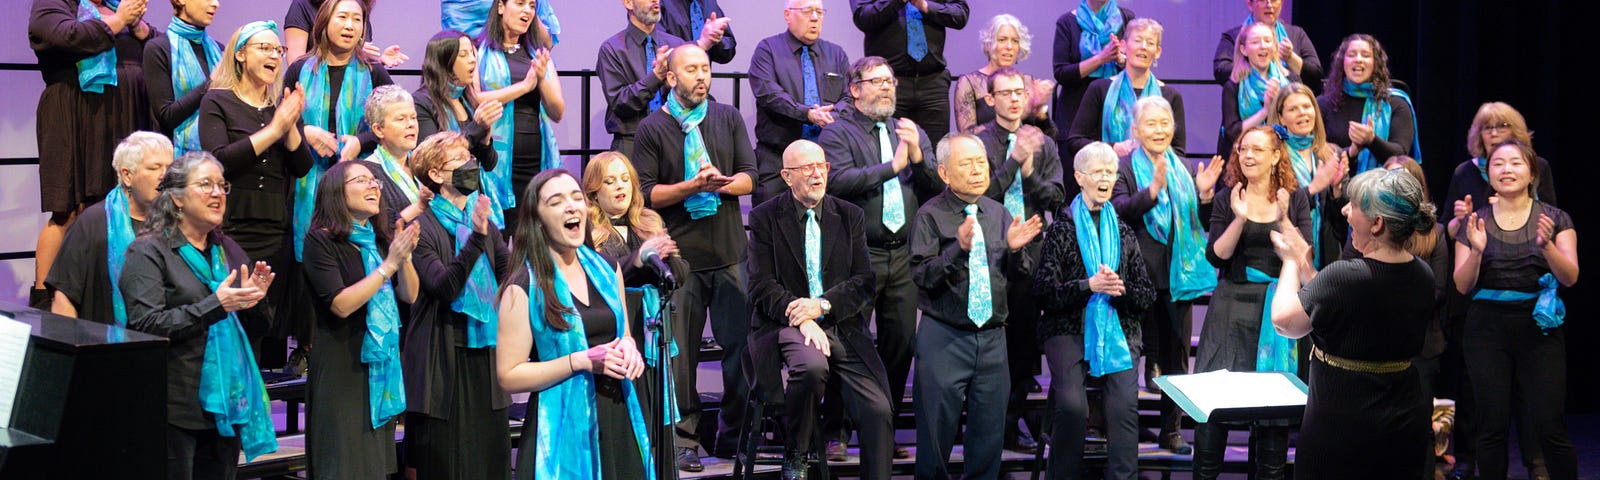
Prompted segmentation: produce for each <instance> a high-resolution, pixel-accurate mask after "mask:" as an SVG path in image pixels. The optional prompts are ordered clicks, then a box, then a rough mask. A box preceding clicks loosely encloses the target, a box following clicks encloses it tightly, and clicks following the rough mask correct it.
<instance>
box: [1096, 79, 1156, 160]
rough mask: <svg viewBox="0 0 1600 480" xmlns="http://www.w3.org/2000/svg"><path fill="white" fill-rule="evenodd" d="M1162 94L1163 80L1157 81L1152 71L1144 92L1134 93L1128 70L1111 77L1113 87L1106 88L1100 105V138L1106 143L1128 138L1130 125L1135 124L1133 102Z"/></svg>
mask: <svg viewBox="0 0 1600 480" xmlns="http://www.w3.org/2000/svg"><path fill="white" fill-rule="evenodd" d="M1159 96H1161V82H1158V81H1156V74H1155V73H1154V72H1151V73H1150V78H1149V80H1147V81H1146V82H1145V84H1144V92H1143V93H1134V91H1133V82H1131V81H1129V78H1128V71H1127V70H1123V71H1122V73H1118V74H1116V75H1115V76H1113V77H1111V88H1109V89H1107V90H1106V100H1105V103H1104V104H1102V105H1101V107H1100V140H1101V141H1103V142H1106V143H1117V142H1120V141H1123V140H1127V139H1128V127H1131V126H1133V104H1134V102H1138V101H1139V99H1141V98H1145V97H1159Z"/></svg>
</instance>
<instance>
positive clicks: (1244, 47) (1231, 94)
mask: <svg viewBox="0 0 1600 480" xmlns="http://www.w3.org/2000/svg"><path fill="white" fill-rule="evenodd" d="M1233 57H1234V60H1235V61H1234V62H1233V72H1232V73H1230V74H1229V76H1228V79H1227V80H1226V81H1225V82H1224V83H1223V84H1222V128H1221V129H1220V130H1219V131H1218V132H1217V145H1229V146H1231V145H1233V144H1234V142H1235V141H1236V140H1238V139H1239V132H1242V131H1245V130H1248V129H1250V128H1254V127H1255V126H1257V125H1267V116H1268V113H1269V112H1270V111H1271V109H1269V108H1267V103H1269V102H1271V101H1272V99H1273V98H1276V97H1277V96H1278V91H1279V90H1280V89H1283V88H1285V87H1288V86H1289V82H1298V81H1300V76H1299V75H1297V74H1294V73H1293V72H1290V71H1289V68H1288V67H1286V66H1284V63H1283V60H1281V59H1279V58H1278V36H1277V35H1275V34H1273V32H1272V27H1270V26H1267V25H1265V24H1261V23H1252V24H1248V25H1245V26H1244V27H1243V29H1242V30H1240V31H1239V48H1237V49H1234V52H1233ZM1218 148H1221V147H1218Z"/></svg>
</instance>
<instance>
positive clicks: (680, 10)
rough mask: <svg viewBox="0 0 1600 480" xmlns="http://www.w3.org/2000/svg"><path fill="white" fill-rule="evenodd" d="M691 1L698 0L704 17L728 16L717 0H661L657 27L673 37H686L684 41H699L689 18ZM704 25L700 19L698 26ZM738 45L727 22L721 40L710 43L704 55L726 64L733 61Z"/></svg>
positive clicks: (731, 26)
mask: <svg viewBox="0 0 1600 480" xmlns="http://www.w3.org/2000/svg"><path fill="white" fill-rule="evenodd" d="M691 1H696V2H700V14H701V15H702V16H703V17H704V18H705V19H710V18H711V14H712V13H715V14H717V18H723V17H727V16H728V14H726V13H722V7H721V6H719V5H717V0H662V2H661V23H659V24H657V28H659V29H662V30H666V31H667V33H669V34H672V36H674V37H678V38H683V39H687V40H686V41H690V42H694V41H699V38H698V37H696V36H695V35H694V28H695V25H693V23H694V22H693V21H692V19H690V18H689V2H691ZM704 25H705V21H704V20H702V21H701V23H700V26H704ZM738 45H739V42H738V41H737V40H734V38H733V25H732V24H729V26H728V28H727V29H724V30H723V31H722V41H721V42H717V44H716V45H712V46H711V49H710V50H707V51H706V56H708V57H710V58H711V61H713V62H717V63H723V64H726V63H728V62H731V61H733V57H734V54H735V53H736V52H737V50H736V49H737V47H738Z"/></svg>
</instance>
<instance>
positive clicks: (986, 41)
mask: <svg viewBox="0 0 1600 480" xmlns="http://www.w3.org/2000/svg"><path fill="white" fill-rule="evenodd" d="M1007 26H1009V27H1011V28H1013V29H1015V30H1016V31H1017V43H1018V44H1020V45H1021V48H1020V49H1018V52H1017V62H1019V63H1020V62H1022V61H1023V60H1025V59H1027V58H1028V53H1029V52H1032V51H1033V34H1032V33H1028V27H1027V26H1026V25H1023V24H1022V20H1018V19H1017V17H1014V16H1011V14H1009V13H1002V14H999V15H995V16H994V18H991V19H989V25H988V26H985V27H983V30H982V31H979V32H978V40H979V41H981V42H983V55H984V57H987V58H991V59H992V58H994V42H995V41H996V40H998V39H999V38H1000V29H1001V28H1004V27H1007Z"/></svg>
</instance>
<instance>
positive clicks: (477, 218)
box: [472, 195, 494, 235]
mask: <svg viewBox="0 0 1600 480" xmlns="http://www.w3.org/2000/svg"><path fill="white" fill-rule="evenodd" d="M489 203H491V202H489V199H488V198H487V197H483V196H481V195H480V196H479V197H478V202H477V204H476V205H473V206H472V231H474V232H478V234H479V235H488V234H489V209H491V208H494V207H491V206H489Z"/></svg>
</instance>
